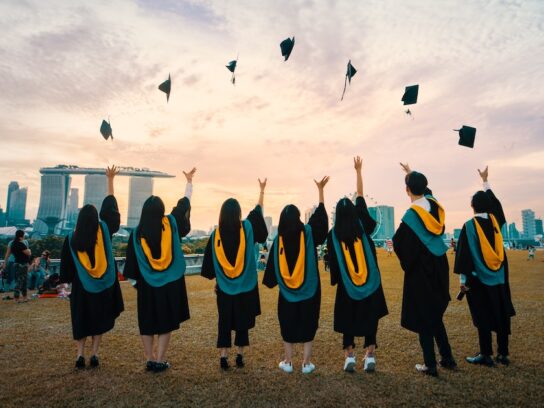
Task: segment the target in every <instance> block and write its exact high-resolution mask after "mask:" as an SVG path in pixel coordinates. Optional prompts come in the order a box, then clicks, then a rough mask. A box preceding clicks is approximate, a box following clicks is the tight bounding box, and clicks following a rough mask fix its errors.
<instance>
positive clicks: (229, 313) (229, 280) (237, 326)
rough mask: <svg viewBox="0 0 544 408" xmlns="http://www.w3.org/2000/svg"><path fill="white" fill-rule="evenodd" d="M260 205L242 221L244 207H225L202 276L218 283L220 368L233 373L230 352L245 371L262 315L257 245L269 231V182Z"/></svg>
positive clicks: (262, 184) (231, 204)
mask: <svg viewBox="0 0 544 408" xmlns="http://www.w3.org/2000/svg"><path fill="white" fill-rule="evenodd" d="M259 186H260V193H259V201H258V203H257V205H256V206H255V208H254V209H253V210H252V211H251V212H250V213H249V215H248V216H247V218H246V219H245V220H242V210H241V208H240V204H239V203H238V201H237V200H235V199H234V198H229V199H228V200H226V201H225V202H224V203H223V205H222V206H221V211H220V213H219V226H218V228H216V229H215V231H214V232H213V233H212V235H211V236H210V239H209V241H208V245H207V246H206V250H205V252H204V259H203V261H202V272H201V275H202V276H203V277H205V278H208V279H216V285H215V294H216V298H217V312H218V315H219V320H218V323H217V348H219V349H220V357H219V365H220V367H221V368H222V369H223V370H228V369H229V362H228V350H229V349H230V348H231V347H232V339H231V335H232V331H234V332H235V337H234V345H235V346H236V347H237V348H238V350H237V351H238V354H237V355H236V366H237V367H238V368H242V367H244V347H246V346H249V329H252V328H253V327H255V318H256V317H257V316H259V315H260V314H261V302H260V300H259V287H258V285H257V283H258V281H257V259H256V256H257V255H256V253H255V244H257V243H261V244H262V243H264V242H265V241H266V238H267V237H268V230H267V228H266V223H265V221H264V217H263V205H264V190H265V188H266V179H264V181H262V182H261V180H260V179H259Z"/></svg>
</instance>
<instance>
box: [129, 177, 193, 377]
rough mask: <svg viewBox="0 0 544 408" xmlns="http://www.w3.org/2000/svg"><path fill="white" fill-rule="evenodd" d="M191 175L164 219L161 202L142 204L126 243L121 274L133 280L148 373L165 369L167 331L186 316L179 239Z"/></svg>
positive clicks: (186, 227)
mask: <svg viewBox="0 0 544 408" xmlns="http://www.w3.org/2000/svg"><path fill="white" fill-rule="evenodd" d="M195 172H196V169H192V170H191V171H190V172H188V173H186V172H183V174H184V175H185V177H186V179H187V186H186V188H185V197H183V198H181V199H180V200H179V201H178V203H177V205H176V206H175V207H174V208H173V209H172V211H171V213H170V214H169V215H166V216H165V208H164V203H163V201H162V200H161V199H160V197H157V196H151V197H149V198H148V199H147V200H146V201H145V202H144V205H143V208H142V215H141V217H140V223H139V224H138V227H136V229H135V230H134V231H133V232H132V233H131V234H130V237H129V240H128V246H127V257H126V263H125V269H124V271H123V274H124V276H125V277H127V278H129V279H133V280H135V281H136V283H135V285H134V287H135V288H136V290H137V291H138V297H137V299H138V326H139V328H140V335H141V338H142V343H143V346H144V353H145V357H146V359H147V362H146V370H147V371H154V372H160V371H164V370H166V369H168V368H169V367H170V364H169V363H168V362H167V361H166V360H165V357H166V351H167V349H168V344H169V343H170V338H171V336H172V332H173V331H174V330H178V329H179V326H180V324H181V323H182V322H184V321H186V320H189V317H190V316H189V302H188V300H187V289H186V287H185V276H184V275H185V269H186V264H185V258H184V256H183V252H182V250H181V242H180V239H181V238H182V237H184V236H186V235H187V234H188V233H189V231H190V230H191V222H190V214H191V203H190V199H191V193H192V182H193V176H194V174H195ZM155 335H157V352H156V353H155V351H154V347H153V343H154V338H155Z"/></svg>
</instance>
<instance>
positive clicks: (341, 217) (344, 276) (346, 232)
mask: <svg viewBox="0 0 544 408" xmlns="http://www.w3.org/2000/svg"><path fill="white" fill-rule="evenodd" d="M354 166H355V171H356V174H357V198H356V200H355V205H353V202H352V201H351V200H349V199H348V198H343V199H341V200H340V201H338V204H337V205H336V216H335V223H334V227H333V228H332V229H331V230H330V231H329V234H328V235H327V248H328V253H329V254H330V255H329V263H330V271H331V284H332V285H337V289H336V300H335V303H334V331H336V332H338V333H342V334H343V348H344V350H345V361H344V370H345V371H348V372H353V371H354V369H355V365H356V361H355V355H354V353H353V349H354V347H355V337H364V338H365V343H364V346H363V347H365V348H366V349H367V350H366V355H365V359H364V370H365V371H367V372H368V371H374V369H375V366H376V358H375V348H376V333H377V331H378V321H379V320H380V319H381V318H382V317H384V316H386V315H387V314H388V313H389V312H388V310H387V304H386V302H385V296H384V294H383V288H382V284H381V276H380V270H379V268H378V261H377V258H376V247H375V246H374V241H372V238H371V237H370V234H372V232H373V231H374V229H375V228H376V221H375V220H374V219H373V218H372V217H371V216H370V213H369V212H368V208H367V206H366V202H365V199H364V196H363V176H362V166H363V161H362V159H361V158H360V157H356V158H355V159H354Z"/></svg>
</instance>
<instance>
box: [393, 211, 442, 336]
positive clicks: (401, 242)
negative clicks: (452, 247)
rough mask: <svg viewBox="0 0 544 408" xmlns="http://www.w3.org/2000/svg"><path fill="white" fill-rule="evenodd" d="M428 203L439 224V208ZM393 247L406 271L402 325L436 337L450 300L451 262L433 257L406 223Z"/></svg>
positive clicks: (397, 232) (397, 234) (402, 224)
mask: <svg viewBox="0 0 544 408" xmlns="http://www.w3.org/2000/svg"><path fill="white" fill-rule="evenodd" d="M429 202H430V204H431V215H432V216H433V217H434V218H435V219H437V220H438V206H437V205H436V204H435V203H434V202H433V201H429ZM393 246H394V249H395V253H396V254H397V256H398V258H399V261H400V265H401V267H402V269H403V271H404V287H403V293H402V312H401V322H400V324H401V326H402V327H404V328H405V329H408V330H410V331H413V332H416V333H421V334H430V333H433V332H434V330H435V328H436V326H437V325H438V324H440V322H441V321H442V317H443V315H444V312H445V311H446V308H447V307H448V303H449V301H450V300H451V298H450V293H449V264H448V258H447V256H446V254H444V255H442V256H435V255H433V254H432V253H431V252H430V251H429V249H427V247H426V246H425V245H424V244H423V243H422V242H421V241H420V239H419V238H418V237H417V235H416V234H415V232H413V231H412V229H410V227H408V225H406V224H405V223H404V222H401V223H400V225H399V228H398V229H397V231H396V232H395V235H394V236H393Z"/></svg>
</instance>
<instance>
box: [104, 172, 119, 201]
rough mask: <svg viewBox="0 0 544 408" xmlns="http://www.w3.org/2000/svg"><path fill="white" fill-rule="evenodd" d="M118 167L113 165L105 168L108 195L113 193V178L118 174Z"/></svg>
mask: <svg viewBox="0 0 544 408" xmlns="http://www.w3.org/2000/svg"><path fill="white" fill-rule="evenodd" d="M119 171H120V170H119V168H118V167H116V166H115V165H112V166H111V167H107V168H106V178H107V179H108V195H115V194H114V189H113V179H114V178H115V176H117V175H118V174H119Z"/></svg>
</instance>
